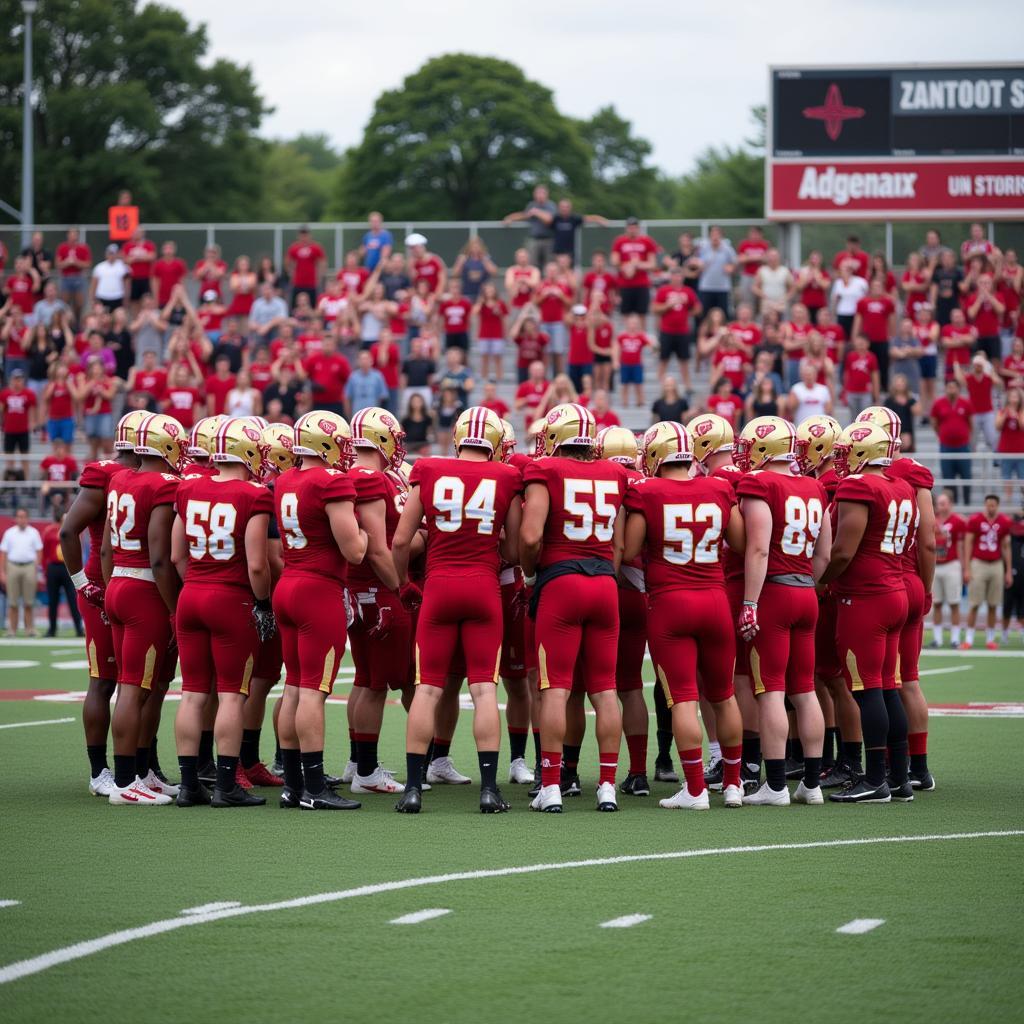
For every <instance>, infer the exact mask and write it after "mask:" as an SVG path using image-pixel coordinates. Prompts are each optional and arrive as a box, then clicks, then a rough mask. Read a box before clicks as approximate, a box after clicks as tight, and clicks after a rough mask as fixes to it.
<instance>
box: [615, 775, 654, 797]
mask: <svg viewBox="0 0 1024 1024" xmlns="http://www.w3.org/2000/svg"><path fill="white" fill-rule="evenodd" d="M619 792H620V793H625V794H626V795H627V796H650V795H651V784H650V783H649V782H648V781H647V776H646V775H643V774H639V773H638V774H636V775H627V776H626V777H625V778H624V779H623V780H622V785H621V786H619Z"/></svg>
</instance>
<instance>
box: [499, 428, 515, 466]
mask: <svg viewBox="0 0 1024 1024" xmlns="http://www.w3.org/2000/svg"><path fill="white" fill-rule="evenodd" d="M515 450H516V428H515V427H513V426H512V424H511V423H509V421H508V420H502V421H501V461H502V462H508V460H509V456H510V455H511V454H512V453H513V452H514V451H515Z"/></svg>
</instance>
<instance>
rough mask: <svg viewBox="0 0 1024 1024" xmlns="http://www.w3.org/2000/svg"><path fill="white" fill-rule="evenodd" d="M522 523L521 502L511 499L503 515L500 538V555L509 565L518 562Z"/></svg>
mask: <svg viewBox="0 0 1024 1024" xmlns="http://www.w3.org/2000/svg"><path fill="white" fill-rule="evenodd" d="M522 524H523V504H522V502H521V501H519V500H518V499H513V501H512V504H511V505H509V507H508V513H507V514H506V516H505V529H504V531H503V533H502V538H501V556H502V558H504V559H505V561H506V562H508V563H509V564H511V565H518V564H519V529H520V527H521V526H522Z"/></svg>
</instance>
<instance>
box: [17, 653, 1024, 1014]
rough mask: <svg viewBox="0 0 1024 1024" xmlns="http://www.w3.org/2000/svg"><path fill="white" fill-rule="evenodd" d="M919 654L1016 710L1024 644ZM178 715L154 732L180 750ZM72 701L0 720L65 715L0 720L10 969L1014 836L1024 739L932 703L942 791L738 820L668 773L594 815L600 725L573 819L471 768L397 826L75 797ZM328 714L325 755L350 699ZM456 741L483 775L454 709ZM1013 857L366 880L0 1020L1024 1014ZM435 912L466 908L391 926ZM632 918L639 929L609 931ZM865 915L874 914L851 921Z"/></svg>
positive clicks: (130, 964)
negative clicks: (191, 923)
mask: <svg viewBox="0 0 1024 1024" xmlns="http://www.w3.org/2000/svg"><path fill="white" fill-rule="evenodd" d="M81 657H82V655H81V653H80V651H79V649H78V648H77V647H74V648H70V647H68V648H58V647H46V646H40V647H34V648H29V647H24V646H20V645H19V646H15V645H11V644H0V663H2V662H4V661H36V662H39V663H40V664H39V666H38V667H32V668H4V667H0V691H2V690H12V689H59V690H70V689H75V688H81V687H82V686H83V685H84V672H81V671H77V670H70V671H69V670H60V669H55V668H53V667H52V665H53V664H54V663H59V662H62V661H63V662H67V661H71V660H80V659H81ZM923 664H924V668H925V669H926V670H930V669H944V668H952V669H962V668H964V666H967V665H969V666H971V667H970V668H969V669H967V670H966V671H955V672H951V673H949V674H942V675H934V676H929V677H926V678H925V680H924V684H925V688H926V692H927V693H928V695H929V698H930V700H931V701H932V702H933V703H937V704H941V703H959V702H969V701H1020V700H1024V685H1022V681H1024V673H1022V672H1021V668H1022V665H1024V656H1022V657H1020V658H1005V659H996V658H985V657H983V656H978V657H975V656H974V655H973V654H971V655H969V656H963V655H948V654H947V655H937V656H926V658H925V659H924V663H923ZM346 691H347V687H346V686H342V687H340V688H339V691H338V692H339V693H341V694H342V695H344V693H345V692H346ZM175 707H176V705H175V704H174V703H168V705H167V706H166V709H165V714H164V722H163V726H162V730H161V748H162V749H161V756H162V760H163V762H164V765H165V767H170V766H171V765H173V764H174V755H173V732H172V725H173V713H174V709H175ZM79 711H80V705H78V704H73V703H52V702H49V701H39V700H18V701H4V700H0V724H6V723H12V722H19V721H37V720H47V719H57V718H64V717H74V718H75V720H76V721H75V722H73V723H69V724H58V725H48V726H40V727H30V728H17V729H9V730H0V754H2V763H3V766H4V771H3V774H2V777H0V814H2V820H0V863H2V864H3V871H2V876H0V900H3V899H15V900H19V901H21V902H20V905H19V906H15V907H8V908H3V909H0V968H2V967H3V966H4V965H7V964H10V963H12V962H14V961H17V960H20V959H23V958H27V957H33V956H37V955H39V954H43V953H46V952H48V951H51V950H56V949H59V948H61V947H65V946H68V945H69V944H72V943H75V942H79V941H82V940H88V939H93V938H97V937H100V936H103V935H107V934H108V933H111V932H115V931H118V930H120V929H123V928H130V927H135V926H141V925H146V924H149V923H151V922H155V921H159V920H164V919H173V918H177V917H178V916H179V915H180V912H181V911H182V910H184V909H186V908H191V907H196V906H199V905H202V904H206V903H213V902H222V901H240V902H241V903H242V904H244V905H255V904H265V903H269V902H274V901H279V900H288V899H293V898H296V897H304V896H310V895H313V894H316V893H326V892H337V891H340V890H346V889H350V888H353V887H355V886H360V885H373V884H376V883H382V882H387V881H395V880H400V879H409V878H416V877H423V876H430V875H437V874H445V873H452V872H462V871H477V870H481V869H498V868H504V867H512V866H521V865H532V864H546V863H547V864H550V863H558V862H563V861H577V860H584V859H592V858H609V857H619V856H624V855H647V854H654V853H666V852H673V851H686V850H701V849H722V848H732V847H744V846H763V845H769V844H775V843H781V844H794V843H815V842H829V841H832V840H843V839H864V838H871V837H883V836H919V835H941V834H949V833H959V832H981V831H997V830H1015V829H1022V828H1024V814H1022V810H1024V801H1022V799H1021V796H1020V790H1019V787H1018V786H1017V785H1016V784H1015V783H1014V780H1013V777H1012V775H1006V774H1004V773H1003V771H1002V769H1003V768H1005V767H1008V766H1009V764H1010V763H1012V759H1013V758H1014V753H1015V751H1016V750H1017V749H1018V748H1019V746H1020V744H1021V740H1022V738H1024V720H1022V719H1019V718H950V717H935V718H933V720H932V724H931V747H932V758H931V759H932V766H933V770H934V772H935V774H936V776H937V778H938V789H937V790H936V792H934V793H932V794H925V795H919V796H918V798H917V799H916V800H915V801H914V803H912V804H909V805H895V804H893V805H889V806H884V807H870V808H868V807H861V808H846V807H838V806H836V805H826V806H825V807H824V808H805V807H792V808H790V809H788V810H775V809H769V808H764V809H761V808H747V809H743V810H739V811H734V812H730V813H727V812H726V811H725V810H724V809H723V808H722V807H721V803H720V798H713V800H712V804H713V806H712V810H711V811H710V813H707V814H692V813H691V814H687V813H682V812H677V813H669V812H667V811H662V810H660V809H659V808H658V807H657V803H656V801H657V798H658V797H660V796H666V795H669V793H670V792H671V790H672V787H670V786H668V785H656V786H655V787H654V788H655V793H654V795H653V797H652V798H650V799H646V800H631V799H629V798H626V797H623V798H621V799H622V805H623V810H622V812H621V813H620V814H617V815H598V814H596V813H594V811H593V809H592V808H593V803H592V798H591V796H590V792H591V786H590V785H589V784H588V783H592V781H593V777H594V775H595V774H596V766H595V764H594V762H595V761H596V753H595V748H594V747H593V745H592V738H591V737H590V736H588V746H587V747H586V748H585V749H584V756H583V763H582V768H583V777H584V783H585V790H586V794H587V795H585V796H584V797H583V798H582V799H580V800H574V801H568V802H567V807H566V813H565V814H563V815H562V816H561V817H551V816H547V815H533V814H529V813H528V812H527V800H526V794H525V791H523V790H522V789H519V788H517V787H510V786H506V787H505V792H506V795H507V796H510V797H511V798H512V801H513V812H512V813H511V814H508V815H505V816H500V817H484V816H481V815H479V814H478V813H476V787H475V786H467V787H460V788H449V789H443V788H438V787H435V789H434V791H433V792H431V793H428V794H426V796H425V809H424V813H423V814H422V815H420V816H419V817H418V818H406V817H402V816H399V815H396V814H394V813H393V811H392V807H393V802H394V801H393V799H389V798H385V797H379V798H368V799H366V800H364V807H363V809H362V810H361V811H358V812H356V813H354V814H342V815H328V814H302V813H298V812H290V813H286V812H284V811H281V810H279V809H278V808H277V807H276V806H268V807H266V808H262V809H257V810H253V811H245V812H236V813H224V814H219V813H216V812H214V811H211V810H207V809H196V810H192V811H188V812H186V811H179V810H177V809H176V808H173V807H172V808H166V809H158V810H153V811H149V812H146V813H142V812H140V811H137V810H133V809H131V808H112V807H109V806H107V805H106V804H105V802H103V801H100V800H96V799H93V798H90V797H89V796H88V795H86V792H85V789H86V786H85V783H86V778H87V764H86V761H85V755H84V749H83V745H82V739H81V729H80V726H79V725H78V724H77V720H78V716H79ZM327 714H328V716H329V717H328V728H329V739H328V747H329V751H328V753H329V756H330V758H331V764H330V766H331V767H332V768H334V769H335V770H338V769H339V768H340V764H341V760H342V759H343V757H344V754H345V748H344V745H343V743H342V737H343V735H344V724H345V712H344V707H343V706H342V705H331V706H329V710H328V712H327ZM590 721H591V723H592V719H591V720H590ZM403 739H404V716H403V713H402V712H401V710H400V709H397V708H389V710H388V712H387V717H386V721H385V732H384V736H383V745H382V756H383V759H384V760H385V762H386V763H387V764H389V765H390V766H392V767H394V768H397V769H399V770H401V768H402V766H403V763H404V759H403V756H402V748H403ZM271 742H272V741H271V739H270V738H269V737H268V738H266V739H265V752H267V753H269V752H270V745H271ZM453 755H454V757H455V759H456V763H457V764H458V765H459V766H460V767H461V768H462V769H463V770H466V771H468V773H469V774H472V775H475V774H476V772H475V768H476V764H475V757H474V754H473V749H472V736H471V729H470V722H469V718H468V716H467V715H463V719H462V721H461V723H460V726H459V730H458V734H457V737H456V743H455V747H454V749H453ZM503 760H506V761H507V750H506V751H505V752H504V753H503ZM400 777H401V772H400ZM1000 779H1002V781H1001V782H1000V781H998V780H1000ZM994 781H995V783H996V784H994ZM1022 853H1024V838H1022V837H1016V836H1015V837H1003V838H974V839H958V840H949V841H942V842H939V841H928V842H917V843H893V844H883V845H861V846H833V847H819V848H813V849H803V850H793V849H786V850H774V851H760V852H738V853H721V854H715V855H711V856H703V857H693V858H688V859H666V860H648V861H638V862H633V863H628V864H616V865H605V866H588V867H579V868H575V869H572V870H557V871H546V872H537V873H531V874H522V875H513V876H505V877H497V878H486V879H475V880H463V881H453V882H446V883H442V884H437V885H430V886H425V887H422V888H410V889H405V890H402V891H398V892H385V893H380V894H376V895H364V896H358V897H355V898H351V899H344V900H340V901H334V902H327V903H322V904H319V905H314V906H306V907H301V908H297V909H284V910H275V911H273V912H268V913H257V914H249V915H246V916H240V917H235V918H227V919H224V920H219V921H216V922H213V923H207V924H201V925H198V926H195V927H187V928H180V929H177V930H174V931H171V932H169V933H167V934H163V935H158V936H155V937H148V938H141V939H137V940H135V941H133V942H132V943H130V944H128V945H121V946H118V947H116V948H113V949H109V950H106V951H103V952H100V953H98V954H96V955H92V956H87V957H84V958H82V959H78V960H75V961H73V962H70V963H66V964H61V965H58V966H55V967H53V968H51V969H48V970H45V971H43V972H42V973H38V974H35V975H33V976H31V977H26V978H22V979H19V980H16V981H12V982H10V983H9V984H6V985H0V1018H2V1019H3V1020H5V1021H6V1020H12V1021H15V1020H16V1021H35V1020H47V1021H48V1022H52V1021H54V1020H61V1019H74V1020H76V1021H93V1020H95V1021H119V1020H126V1019H144V1020H145V1021H146V1022H147V1024H158V1022H163V1021H183V1020H187V1019H191V1020H194V1021H200V1022H203V1021H219V1022H229V1021H236V1020H238V1021H247V1022H253V1024H255V1022H259V1021H263V1020H271V1019H272V1020H299V1021H313V1020H316V1021H319V1020H330V1021H332V1022H338V1021H342V1020H348V1019H352V1020H355V1019H366V1018H369V1017H371V1016H372V1018H373V1019H375V1020H378V1021H391V1020H402V1021H408V1020H410V1019H414V1020H420V1019H422V1020H428V1021H433V1020H446V1021H448V1020H450V1021H474V1022H481V1021H482V1022H489V1021H504V1020H529V1019H530V1018H536V1017H538V1016H539V1015H541V1014H543V1016H544V1017H545V1018H551V1019H558V1020H566V1019H568V1020H575V1019H586V1020H588V1021H589V1022H603V1021H616V1022H634V1021H654V1020H662V1019H671V1018H680V1017H683V1016H684V1015H685V1017H686V1018H687V1019H692V1020H701V1019H714V1020H721V1021H731V1020H738V1019H749V1020H752V1021H783V1020H785V1021H792V1020H793V1019H801V1018H804V1017H807V1016H808V1015H809V1014H811V1015H814V1016H822V1015H823V1016H824V1018H825V1019H828V1020H832V1021H845V1020H857V1021H864V1020H878V1019H883V1018H885V1019H899V1020H908V1021H909V1020H928V1021H935V1020H953V1019H958V1018H962V1019H971V1020H1000V1021H1008V1020H1020V1019H1022V1016H1024V1012H1022V1011H1021V1009H1020V994H1021V991H1022V987H1024V966H1022V964H1024V958H1022V953H1024V949H1022V946H1024V943H1022V941H1021V934H1020V925H1021V906H1022V897H1024V885H1022V871H1021V860H1022V856H1021V855H1022ZM434 907H436V908H445V909H448V910H450V911H451V913H450V914H448V915H447V916H445V917H441V918H438V919H436V920H432V921H429V922H426V923H422V924H418V925H412V926H407V927H397V926H393V925H390V924H389V923H388V922H389V921H390V920H391V919H392V918H395V917H397V916H400V915H402V914H407V913H410V912H413V911H417V910H422V909H424V908H434ZM633 913H640V914H650V915H652V919H651V920H650V921H647V922H646V923H643V924H640V925H638V926H636V927H635V928H631V929H628V930H607V929H601V928H599V927H598V925H599V924H600V923H601V922H603V921H607V920H609V919H611V918H614V917H618V916H622V915H626V914H633ZM861 917H868V918H884V919H885V922H886V923H885V924H884V925H882V926H881V927H880V928H878V929H877V930H875V931H872V932H870V933H868V934H866V935H860V936H850V935H838V934H836V928H838V927H839V926H840V925H842V924H845V923H846V922H848V921H850V920H852V919H854V918H861ZM833 971H836V972H838V973H837V974H836V976H835V977H834V978H833V976H832V972H833Z"/></svg>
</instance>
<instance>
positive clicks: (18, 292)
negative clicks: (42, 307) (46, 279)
mask: <svg viewBox="0 0 1024 1024" xmlns="http://www.w3.org/2000/svg"><path fill="white" fill-rule="evenodd" d="M41 287H42V278H40V276H39V272H38V271H37V270H36V268H35V267H33V266H32V261H31V260H30V259H29V258H28V257H27V256H18V257H16V258H15V260H14V273H13V274H11V275H10V276H9V277H8V278H7V280H6V281H5V282H4V295H6V296H7V301H8V302H10V303H11V305H12V306H18V307H20V309H21V311H22V313H24V314H25V316H28V315H29V314H30V313H31V312H32V310H33V309H35V305H36V292H38V291H39V289H40V288H41Z"/></svg>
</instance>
